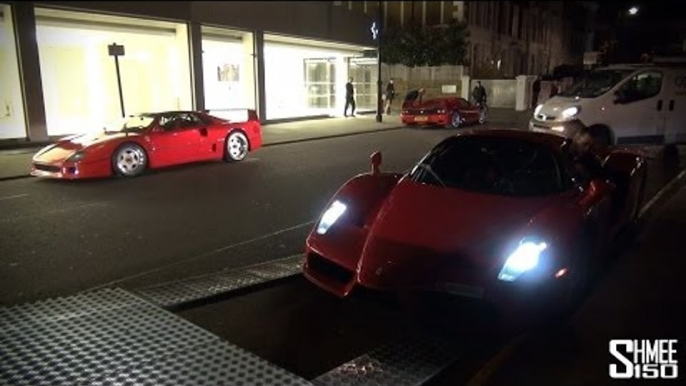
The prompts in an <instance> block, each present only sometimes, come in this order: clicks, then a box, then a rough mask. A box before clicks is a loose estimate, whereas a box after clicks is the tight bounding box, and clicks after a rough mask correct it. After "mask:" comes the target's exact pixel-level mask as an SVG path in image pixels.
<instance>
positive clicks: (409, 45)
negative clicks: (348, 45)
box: [381, 23, 468, 67]
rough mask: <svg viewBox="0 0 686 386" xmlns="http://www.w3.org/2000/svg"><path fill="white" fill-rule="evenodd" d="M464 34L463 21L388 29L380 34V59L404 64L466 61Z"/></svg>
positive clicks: (464, 62)
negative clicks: (441, 24) (442, 24)
mask: <svg viewBox="0 0 686 386" xmlns="http://www.w3.org/2000/svg"><path fill="white" fill-rule="evenodd" d="M467 37H468V33H467V29H466V25H465V24H464V23H452V24H449V25H444V26H430V27H421V26H420V25H418V24H416V23H410V24H408V25H407V26H405V27H404V28H388V29H387V30H385V31H384V32H383V36H382V41H381V59H382V61H383V62H384V63H386V64H403V65H405V66H408V67H418V66H440V65H445V64H447V65H460V64H466V57H467Z"/></svg>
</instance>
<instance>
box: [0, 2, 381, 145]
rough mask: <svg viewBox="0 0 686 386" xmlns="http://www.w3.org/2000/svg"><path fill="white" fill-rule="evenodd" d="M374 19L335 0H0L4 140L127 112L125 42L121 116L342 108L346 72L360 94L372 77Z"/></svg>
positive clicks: (289, 115)
mask: <svg viewBox="0 0 686 386" xmlns="http://www.w3.org/2000/svg"><path fill="white" fill-rule="evenodd" d="M370 25H371V22H370V17H369V16H367V15H365V14H364V13H360V14H354V13H351V12H348V11H347V10H342V9H341V8H340V7H336V6H334V4H333V3H332V2H330V1H322V2H295V1H294V2H249V1H244V2H240V1H239V2H210V1H207V2H205V1H179V2H97V1H95V2H77V1H74V2H70V1H36V2H18V1H17V2H0V103H1V104H0V142H3V143H7V142H21V141H27V140H28V141H44V140H47V139H49V138H51V137H59V136H62V135H65V134H74V133H84V132H91V131H99V130H102V127H103V126H104V125H105V124H106V123H108V122H111V121H112V120H114V119H117V118H118V117H120V116H121V115H122V111H121V110H122V108H121V106H120V98H119V86H118V79H117V72H116V67H115V60H114V59H115V58H114V57H113V56H110V55H109V50H108V46H110V45H111V44H117V45H121V46H123V47H124V55H123V56H120V57H118V60H119V66H120V80H121V90H122V95H123V102H124V103H123V105H124V106H123V107H124V111H125V113H126V115H129V114H134V113H139V112H149V111H162V110H184V109H197V110H205V109H206V110H210V112H211V113H213V114H216V115H219V116H222V114H223V115H228V116H231V114H232V112H233V111H235V110H237V109H238V110H240V109H245V108H252V109H256V110H257V111H258V113H259V115H260V118H261V119H262V120H263V121H265V120H266V121H275V120H281V119H293V118H299V117H313V116H321V115H337V114H339V113H342V111H343V105H344V103H345V100H344V99H345V87H344V85H345V82H346V79H347V77H348V75H349V74H356V77H357V78H358V79H359V82H360V83H359V84H358V85H357V86H358V89H365V87H366V86H368V85H367V84H365V83H364V82H367V83H370V82H372V83H373V81H374V80H373V79H375V78H374V77H373V74H372V71H374V69H375V68H376V66H375V64H376V61H375V60H374V59H371V60H370V59H368V58H364V57H363V52H364V51H365V50H367V49H369V48H370V47H372V46H373V45H374V42H373V39H372V36H371V33H370V32H369V27H370ZM368 88H369V89H370V90H371V89H372V87H368ZM362 99H364V98H362ZM372 101H373V100H372ZM361 105H362V106H361V107H362V108H363V109H364V108H371V109H373V108H374V106H373V104H371V102H370V106H366V105H365V102H364V100H363V101H362V103H361Z"/></svg>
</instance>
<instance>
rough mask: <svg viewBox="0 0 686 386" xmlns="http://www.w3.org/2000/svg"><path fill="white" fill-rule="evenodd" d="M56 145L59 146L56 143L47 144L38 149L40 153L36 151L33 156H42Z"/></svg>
mask: <svg viewBox="0 0 686 386" xmlns="http://www.w3.org/2000/svg"><path fill="white" fill-rule="evenodd" d="M55 146H57V145H56V144H52V145H48V146H46V147H44V148H42V149H40V150H39V151H38V153H36V154H35V155H34V156H33V158H34V159H35V158H36V157H39V156H41V155H43V154H45V153H47V152H49V151H50V150H52V149H54V148H55Z"/></svg>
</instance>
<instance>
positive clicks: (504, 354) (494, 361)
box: [467, 333, 527, 386]
mask: <svg viewBox="0 0 686 386" xmlns="http://www.w3.org/2000/svg"><path fill="white" fill-rule="evenodd" d="M526 336H527V334H526V333H524V334H522V335H519V336H518V337H516V338H515V339H513V340H511V341H510V342H509V343H508V344H506V345H505V347H503V348H502V349H501V350H500V351H498V353H497V354H496V355H495V356H494V357H493V358H491V359H490V360H489V361H488V362H486V364H485V365H484V366H483V367H482V368H481V369H480V370H479V372H478V373H476V375H474V376H473V377H472V378H471V379H470V380H469V381H468V382H467V386H481V385H483V384H484V383H486V381H488V379H490V378H491V376H492V375H493V373H494V372H495V371H496V370H497V369H498V368H499V367H500V365H501V364H502V363H503V362H504V361H505V359H507V358H508V357H509V356H510V354H512V351H514V349H515V348H517V347H519V345H520V344H522V342H523V341H524V339H525V338H526Z"/></svg>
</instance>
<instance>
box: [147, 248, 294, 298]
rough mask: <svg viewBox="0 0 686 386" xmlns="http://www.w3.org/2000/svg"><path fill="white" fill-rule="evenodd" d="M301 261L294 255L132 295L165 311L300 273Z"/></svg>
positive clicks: (148, 289)
mask: <svg viewBox="0 0 686 386" xmlns="http://www.w3.org/2000/svg"><path fill="white" fill-rule="evenodd" d="M302 261H303V257H302V256H301V255H295V256H290V257H286V258H284V259H279V260H272V261H268V262H266V263H261V264H257V265H253V266H248V267H244V268H239V269H236V270H232V271H226V272H219V273H215V274H211V275H205V276H199V277H194V278H190V279H186V280H183V281H178V282H173V283H167V284H161V285H156V286H152V287H147V288H142V289H139V290H136V293H138V294H139V295H141V296H142V297H144V298H145V299H147V300H150V301H151V302H153V303H155V304H157V305H160V306H162V307H167V308H169V307H174V306H179V305H181V304H184V303H188V302H192V301H197V300H202V299H205V298H208V297H211V296H215V295H219V294H222V293H227V292H230V291H235V290H237V289H241V288H247V287H250V286H254V285H257V284H262V283H266V282H268V281H272V280H277V279H282V278H285V277H289V276H293V275H298V274H300V273H301V272H302Z"/></svg>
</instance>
